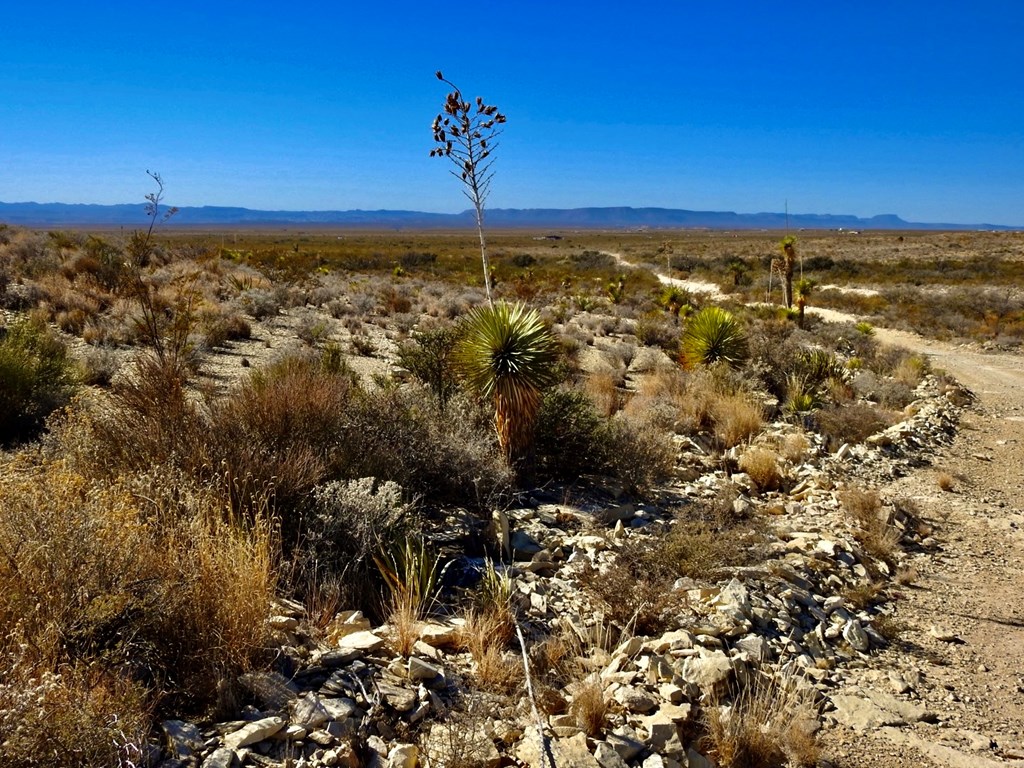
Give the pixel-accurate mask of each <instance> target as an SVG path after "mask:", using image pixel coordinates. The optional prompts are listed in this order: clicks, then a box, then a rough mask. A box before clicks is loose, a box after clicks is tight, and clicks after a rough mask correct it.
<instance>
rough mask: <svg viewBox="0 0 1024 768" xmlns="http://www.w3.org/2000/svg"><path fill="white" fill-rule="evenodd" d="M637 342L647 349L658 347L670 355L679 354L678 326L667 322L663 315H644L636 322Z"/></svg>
mask: <svg viewBox="0 0 1024 768" xmlns="http://www.w3.org/2000/svg"><path fill="white" fill-rule="evenodd" d="M635 335H636V339H637V341H639V342H640V343H641V344H643V345H644V346H647V347H660V348H661V349H664V350H665V351H666V352H668V353H669V354H670V355H676V354H678V352H679V324H678V322H672V321H670V320H667V319H666V318H665V316H664V315H662V314H660V313H657V314H654V315H644V316H643V317H641V318H640V320H639V321H637V324H636V329H635Z"/></svg>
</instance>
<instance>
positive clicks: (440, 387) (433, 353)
mask: <svg viewBox="0 0 1024 768" xmlns="http://www.w3.org/2000/svg"><path fill="white" fill-rule="evenodd" d="M460 337H461V334H460V331H459V329H458V328H457V327H455V326H450V325H446V326H441V327H439V328H434V329H431V330H426V331H420V332H419V333H416V334H414V335H413V338H412V341H410V342H407V343H405V344H403V345H401V346H400V347H399V348H398V362H399V364H400V365H401V366H402V367H403V368H405V369H406V370H408V371H409V373H411V374H412V375H413V376H415V377H416V378H417V379H419V380H420V381H422V382H423V383H424V384H426V385H427V386H428V387H430V391H431V392H433V393H434V397H436V398H437V402H438V405H439V406H440V408H441V410H442V411H443V410H444V409H445V406H447V405H448V401H449V400H450V399H451V398H452V395H454V394H455V392H456V390H458V388H459V379H458V375H457V371H456V369H455V350H456V346H457V345H458V343H459V338H460Z"/></svg>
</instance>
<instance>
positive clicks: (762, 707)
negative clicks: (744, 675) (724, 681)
mask: <svg viewBox="0 0 1024 768" xmlns="http://www.w3.org/2000/svg"><path fill="white" fill-rule="evenodd" d="M752 674H753V675H754V677H753V678H752V679H751V680H750V681H749V682H747V683H746V685H744V686H743V687H742V689H741V690H740V691H739V693H737V694H735V695H734V696H733V698H732V701H731V702H730V703H729V704H727V705H726V704H724V703H721V702H717V703H716V702H712V703H711V705H710V706H708V707H706V708H705V709H704V727H705V729H706V736H705V737H704V745H705V748H706V749H707V751H708V754H709V755H710V756H711V757H713V758H714V759H715V761H716V763H717V764H718V765H719V766H721V768H782V767H783V766H786V765H788V766H800V767H801V768H803V767H805V766H807V767H809V766H814V765H817V761H818V758H819V756H820V754H821V749H820V747H819V746H818V744H817V738H816V736H815V733H816V730H817V726H818V718H817V714H816V712H815V711H814V709H813V707H812V705H811V703H810V701H811V699H810V695H809V694H808V693H807V692H806V691H805V690H804V689H802V688H800V687H799V686H798V685H797V682H798V681H796V680H793V679H789V680H786V679H783V680H778V679H776V678H773V677H770V676H768V675H766V674H764V673H761V672H755V673H752Z"/></svg>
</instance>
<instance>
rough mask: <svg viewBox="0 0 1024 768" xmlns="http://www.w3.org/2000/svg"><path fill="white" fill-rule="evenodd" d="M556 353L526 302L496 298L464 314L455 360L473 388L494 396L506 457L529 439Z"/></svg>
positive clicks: (498, 430)
mask: <svg viewBox="0 0 1024 768" xmlns="http://www.w3.org/2000/svg"><path fill="white" fill-rule="evenodd" d="M555 358H556V346H555V341H554V339H553V338H552V336H551V334H550V333H549V332H548V329H547V328H546V327H545V326H544V323H543V322H542V321H541V319H540V316H539V315H538V314H537V312H536V311H535V310H532V309H529V308H528V307H527V306H526V305H525V304H522V303H515V304H509V303H507V302H499V303H497V304H495V305H493V306H485V307H479V308H477V309H475V310H473V311H471V312H470V313H469V314H468V315H467V316H466V319H465V326H464V334H463V338H462V342H461V344H460V346H459V350H458V355H457V359H458V362H459V366H460V368H461V369H462V372H463V375H464V376H465V378H466V381H467V383H468V384H469V385H470V386H471V387H472V388H473V389H475V390H476V391H477V392H479V393H480V394H481V395H482V396H483V397H489V398H492V399H493V400H494V422H495V428H496V430H497V432H498V442H499V443H500V445H501V448H502V451H504V453H505V456H506V457H507V458H509V459H512V458H514V457H516V456H518V455H519V454H520V452H521V451H522V450H523V449H525V448H526V447H527V446H528V445H529V441H530V437H531V435H532V432H533V425H534V421H535V420H536V417H537V409H538V408H539V406H540V394H541V390H542V389H543V388H544V387H546V386H548V385H549V384H551V383H552V380H553V366H554V363H555Z"/></svg>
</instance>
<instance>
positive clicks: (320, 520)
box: [297, 477, 417, 611]
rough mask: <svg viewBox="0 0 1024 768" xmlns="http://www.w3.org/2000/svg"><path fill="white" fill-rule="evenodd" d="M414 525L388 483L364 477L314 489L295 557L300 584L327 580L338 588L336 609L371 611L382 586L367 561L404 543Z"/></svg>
mask: <svg viewBox="0 0 1024 768" xmlns="http://www.w3.org/2000/svg"><path fill="white" fill-rule="evenodd" d="M416 525H417V521H416V519H415V516H414V509H413V506H412V505H411V504H409V503H408V502H407V501H406V500H405V499H404V498H403V493H402V487H401V486H400V485H398V484H397V483H395V482H393V481H390V480H389V481H384V482H381V483H378V482H377V481H376V479H374V478H372V477H364V478H359V479H356V480H336V481H332V482H329V483H325V484H323V485H319V486H317V487H316V488H315V489H314V490H313V503H312V508H311V509H310V511H309V513H308V515H307V516H306V524H305V526H304V537H303V540H302V545H301V552H300V553H299V554H298V563H297V565H298V568H299V570H300V572H301V573H300V578H301V579H312V578H316V579H323V578H325V577H326V578H328V579H333V580H335V581H336V583H337V584H339V585H340V586H341V587H342V592H341V593H340V594H339V595H338V596H337V597H338V599H339V601H340V604H342V605H345V606H348V607H350V608H358V609H360V610H363V611H376V609H377V608H378V606H377V605H376V599H377V596H378V595H379V593H380V588H381V586H382V584H381V582H380V574H379V571H378V569H377V568H376V566H375V565H374V561H373V558H374V557H375V556H377V555H379V554H380V553H381V552H382V551H386V550H390V549H391V548H393V547H394V546H395V545H397V543H398V542H400V541H402V540H404V539H405V538H406V537H408V536H409V535H410V534H411V533H412V532H413V531H414V529H415V528H416ZM302 586H303V585H302V584H300V585H299V587H300V588H302Z"/></svg>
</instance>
